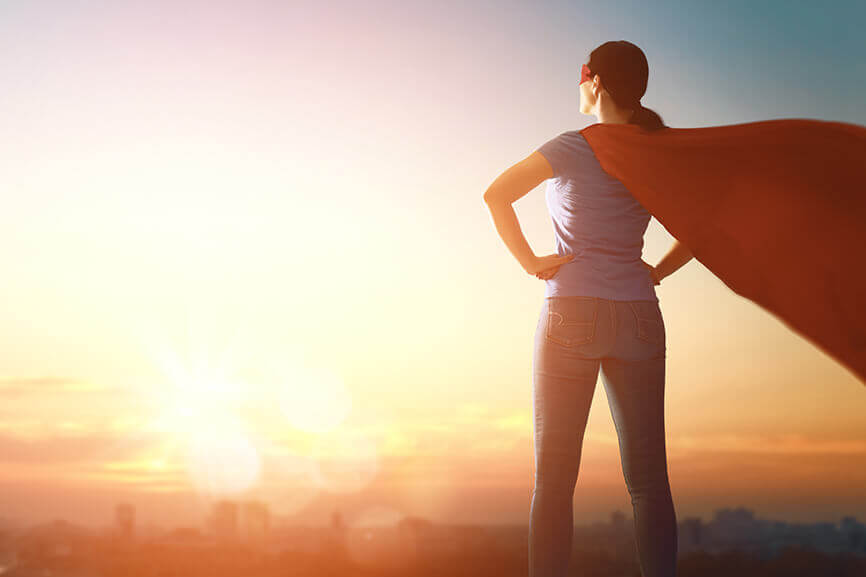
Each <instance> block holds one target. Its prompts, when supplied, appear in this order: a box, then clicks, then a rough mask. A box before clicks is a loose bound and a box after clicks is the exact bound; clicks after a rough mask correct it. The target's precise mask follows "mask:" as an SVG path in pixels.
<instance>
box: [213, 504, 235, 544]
mask: <svg viewBox="0 0 866 577" xmlns="http://www.w3.org/2000/svg"><path fill="white" fill-rule="evenodd" d="M210 528H211V531H212V532H213V534H214V535H215V536H216V537H218V538H220V539H234V538H235V537H237V535H238V504H237V502H235V501H230V500H221V501H217V502H216V503H215V504H214V506H213V509H212V510H211V516H210Z"/></svg>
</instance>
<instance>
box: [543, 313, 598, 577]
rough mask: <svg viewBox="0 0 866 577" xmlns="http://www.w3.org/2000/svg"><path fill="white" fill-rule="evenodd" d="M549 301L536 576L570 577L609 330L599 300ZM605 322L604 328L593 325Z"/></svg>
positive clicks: (545, 316)
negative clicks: (581, 477) (587, 438)
mask: <svg viewBox="0 0 866 577" xmlns="http://www.w3.org/2000/svg"><path fill="white" fill-rule="evenodd" d="M560 298H565V299H570V300H560V301H556V302H554V303H553V304H551V303H550V301H549V299H546V300H545V305H544V307H543V308H542V313H541V318H540V319H539V323H538V327H537V329H536V335H535V355H534V362H533V412H534V417H535V426H534V442H535V486H534V489H533V491H532V501H531V505H530V518H529V575H530V577H565V575H566V574H567V571H568V564H569V559H570V556H571V548H572V537H573V527H574V520H573V510H572V503H573V498H574V488H575V484H576V482H577V474H578V469H579V466H580V455H581V448H582V445H583V435H584V430H585V428H586V422H587V419H588V417H589V409H590V405H591V404H592V397H593V393H594V391H595V384H596V381H597V380H598V371H599V359H598V358H590V357H591V356H592V349H593V347H595V346H596V344H597V343H598V342H600V341H601V340H602V338H601V337H602V336H603V335H605V334H607V333H608V332H609V330H608V329H605V328H604V326H601V327H599V326H598V325H603V323H605V322H606V323H608V324H607V326H608V327H609V323H610V321H609V320H607V319H606V318H605V319H603V318H600V317H601V315H598V316H599V318H598V319H596V311H602V312H603V311H604V310H605V309H606V307H602V306H599V304H598V303H599V302H600V301H598V300H595V299H590V298H585V299H582V300H581V298H579V297H578V298H575V297H560ZM593 322H597V324H592V323H593Z"/></svg>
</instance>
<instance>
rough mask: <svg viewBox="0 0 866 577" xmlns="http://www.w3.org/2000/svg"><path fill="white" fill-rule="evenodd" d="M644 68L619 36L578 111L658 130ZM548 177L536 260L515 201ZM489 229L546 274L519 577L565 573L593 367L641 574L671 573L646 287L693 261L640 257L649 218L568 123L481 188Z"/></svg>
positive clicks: (588, 77)
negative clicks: (548, 241) (548, 235)
mask: <svg viewBox="0 0 866 577" xmlns="http://www.w3.org/2000/svg"><path fill="white" fill-rule="evenodd" d="M648 76H649V68H648V64H647V60H646V57H645V55H644V53H643V51H642V50H641V49H640V48H638V47H637V46H636V45H634V44H632V43H630V42H627V41H625V40H619V41H611V42H605V43H604V44H602V45H600V46H598V47H597V48H595V49H594V50H593V51H592V52H591V53H590V56H589V60H588V62H587V63H586V64H584V65H583V66H582V71H581V79H580V112H581V113H582V114H587V115H594V116H595V117H596V118H597V119H598V122H599V123H603V124H604V123H619V124H623V123H630V124H638V125H640V126H641V128H643V129H645V130H650V131H652V130H661V129H664V128H666V126H665V125H664V123H663V122H662V119H661V118H660V117H659V116H658V115H657V114H656V113H655V112H653V111H652V110H649V109H647V108H644V107H643V106H642V105H641V103H640V98H641V97H642V96H643V94H644V93H645V92H646V87H647V79H648ZM545 180H547V181H548V182H547V185H546V193H545V198H546V201H547V206H548V209H549V211H550V216H551V219H552V222H553V228H554V234H555V238H556V247H557V253H556V254H552V255H547V256H541V257H538V256H535V255H534V254H533V252H532V249H531V248H530V247H529V245H528V243H527V241H526V239H525V238H524V236H523V234H522V232H521V230H520V225H519V223H518V221H517V217H516V214H515V212H514V210H513V208H512V204H513V203H514V202H515V201H516V200H518V199H519V198H521V197H522V196H524V195H525V194H526V193H528V192H529V191H530V190H532V189H533V188H535V187H536V186H538V185H539V184H540V183H542V182H543V181H545ZM484 200H485V202H486V203H487V206H488V208H489V210H490V213H491V215H492V218H493V221H494V224H495V227H496V230H497V232H498V233H499V235H500V236H501V237H502V240H503V241H504V242H505V244H506V246H507V247H508V249H509V251H511V253H512V254H513V255H514V257H515V258H517V260H518V261H519V262H520V264H521V265H522V266H523V268H524V270H526V272H528V273H529V274H533V275H535V276H536V277H538V278H539V279H542V280H544V281H545V282H546V287H545V295H544V296H545V298H544V303H543V305H542V310H541V314H540V317H539V320H538V325H537V327H536V333H535V347H534V358H533V410H534V423H535V425H534V426H535V429H534V447H535V479H534V489H533V493H532V501H531V507H530V520H529V575H530V576H531V577H564V576H565V575H566V574H567V572H568V564H569V559H570V554H571V548H572V536H573V525H574V523H573V510H572V503H573V496H574V489H575V485H576V482H577V475H578V470H579V465H580V457H581V449H582V445H583V437H584V431H585V428H586V423H587V419H588V417H589V409H590V405H591V404H592V397H593V393H594V392H595V385H596V382H597V380H598V375H599V371H600V372H601V375H602V380H603V383H604V386H605V390H606V392H607V398H608V401H609V404H610V411H611V415H612V417H613V421H614V425H615V428H616V431H617V435H618V437H619V449H620V457H621V462H622V470H623V476H624V477H625V482H626V486H627V489H628V491H629V494H630V495H631V501H632V506H633V511H634V529H635V539H636V546H637V551H638V560H639V563H640V568H641V572H642V574H643V576H644V577H671V576H673V575H675V572H676V557H677V522H676V514H675V511H674V505H673V500H672V497H671V491H670V484H669V480H668V472H667V455H666V450H665V425H664V383H665V358H666V345H665V326H664V319H663V318H662V314H661V309H660V308H659V302H658V298H657V297H656V294H655V285H658V284H659V283H660V282H661V280H662V279H663V278H665V277H667V276H668V275H670V274H672V273H673V272H674V271H676V270H677V269H679V268H680V267H681V266H682V265H684V264H685V263H686V262H688V261H689V260H690V259H691V258H692V253H691V252H690V251H689V250H688V249H687V248H686V247H685V246H684V245H683V244H682V243H680V242H676V243H675V244H674V246H673V248H672V249H671V250H670V252H669V253H668V254H667V255H666V256H665V257H664V258H663V259H662V260H661V261H660V262H659V263H658V264H657V265H656V266H655V267H653V266H650V265H649V264H647V263H646V262H644V261H643V260H642V258H641V252H642V249H643V235H644V233H645V231H646V228H647V225H648V223H649V220H650V218H651V215H650V213H649V212H647V211H646V210H645V209H644V207H643V206H642V205H641V204H640V203H639V202H638V201H637V200H635V198H634V197H633V196H632V195H631V194H630V193H629V191H628V190H627V189H626V188H625V186H624V185H623V184H622V183H621V182H620V181H618V180H616V179H614V178H613V177H611V176H610V175H608V174H607V173H606V172H604V170H602V168H601V165H600V164H599V162H598V160H597V159H596V157H595V155H594V153H593V151H592V149H591V148H590V146H589V145H588V144H587V141H586V140H585V139H584V137H583V135H582V134H580V132H579V131H578V130H572V131H567V132H563V133H561V134H560V135H558V136H556V137H555V138H553V139H551V140H549V141H548V142H545V143H544V144H542V145H541V146H540V147H539V148H538V149H537V150H535V151H534V152H533V153H532V154H530V155H529V156H528V157H527V158H525V159H524V160H522V161H520V162H518V163H517V164H515V165H514V166H512V167H510V168H509V169H508V170H506V171H505V172H504V173H502V174H501V175H500V176H499V177H498V178H497V179H496V180H495V181H494V182H493V184H491V185H490V187H489V188H488V189H487V191H486V192H485V194H484Z"/></svg>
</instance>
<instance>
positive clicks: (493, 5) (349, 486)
mask: <svg viewBox="0 0 866 577" xmlns="http://www.w3.org/2000/svg"><path fill="white" fill-rule="evenodd" d="M864 21H866V4H864V3H863V2H860V1H851V2H833V3H829V4H828V3H825V4H816V3H813V2H769V1H764V2H755V1H754V0H750V1H748V2H747V1H736V2H733V1H731V2H700V3H696V2H688V1H678V2H674V1H664V2H662V1H654V2H651V3H647V2H642V1H638V0H635V1H630V2H575V1H568V2H565V1H562V2H546V3H545V2H539V1H533V2H523V3H517V2H502V1H496V2H493V1H487V0H484V1H475V0H473V1H472V2H468V3H467V2H450V1H445V2H416V1H412V2H404V1H399V2H398V1H393V2H379V1H375V2H356V1H349V0H344V1H340V2H312V1H305V2H278V1H276V0H273V1H269V2H265V1H245V2H222V1H208V2H205V1H196V2H187V1H184V2H181V1H175V0H172V1H162V0H161V1H153V0H152V1H148V2H135V3H133V2H121V1H114V2H108V1H106V2H98V1H85V0H79V1H74V2H68V1H56V2H48V1H41V0H27V1H24V0H20V1H7V2H3V3H2V4H0V195H2V200H3V204H2V206H3V209H2V210H0V231H2V232H0V263H2V277H3V280H2V283H0V287H2V288H0V294H2V304H0V521H2V520H3V519H15V520H21V521H27V522H30V521H45V520H51V519H54V518H61V517H64V518H67V519H70V520H74V521H77V522H81V523H87V524H93V525H106V524H109V523H110V522H111V516H112V514H113V507H114V505H115V504H116V503H117V502H120V501H123V500H126V501H130V502H133V503H135V504H136V505H137V518H138V522H140V523H147V522H158V523H165V524H181V523H190V524H196V523H199V522H200V521H201V520H202V519H203V518H204V516H205V515H206V514H207V510H208V508H209V506H210V504H211V503H212V502H213V500H214V499H216V498H219V497H221V496H232V497H234V498H239V499H247V498H258V499H263V500H265V501H267V502H268V503H269V504H270V506H271V510H272V512H273V513H274V514H276V515H279V516H281V517H285V518H286V519H287V520H289V521H290V522H309V523H312V524H324V523H327V522H328V521H329V519H328V516H329V515H330V513H331V512H332V511H333V510H335V509H339V510H341V511H343V514H344V516H345V517H346V518H347V521H348V523H349V524H362V523H373V522H384V523H390V522H391V521H392V520H395V519H398V518H400V517H402V516H404V515H419V516H423V517H427V518H430V519H432V520H434V521H441V522H467V523H526V522H527V521H528V513H529V504H530V494H531V491H532V483H533V479H532V475H533V458H534V457H533V446H532V423H533V415H532V388H531V362H532V343H533V338H534V331H535V327H536V322H537V320H538V314H539V312H540V310H541V305H542V299H543V294H544V284H543V281H541V280H539V279H537V278H535V277H533V276H531V275H527V274H526V273H525V272H523V270H522V269H521V268H520V265H519V264H518V263H517V261H516V260H515V259H514V258H513V257H512V256H511V254H510V253H509V252H508V250H507V249H506V247H505V245H504V243H503V242H502V240H501V239H500V238H499V236H498V235H497V234H496V231H495V228H494V226H493V223H492V221H491V219H490V216H489V213H488V211H487V207H486V206H485V205H484V203H483V201H482V194H483V193H484V191H485V190H486V188H487V186H489V184H490V183H491V182H492V181H493V180H494V179H495V178H496V176H498V175H499V174H500V173H501V172H502V171H504V170H505V169H506V168H508V167H509V166H510V165H512V164H514V163H515V162H517V161H519V160H521V159H522V158H524V157H525V156H527V155H528V154H530V153H531V152H532V151H533V150H535V149H536V148H537V147H538V146H540V145H541V144H542V143H544V142H546V141H547V140H549V139H550V138H552V137H554V136H556V135H557V134H559V133H561V132H563V131H565V130H571V129H579V128H583V127H584V126H587V125H588V124H591V123H593V122H595V118H594V117H589V116H583V115H581V114H580V113H579V112H578V95H579V91H578V81H579V70H580V64H581V63H582V62H584V61H585V60H586V58H587V57H588V54H589V52H590V50H592V48H594V47H595V46H597V45H598V44H600V43H602V42H605V41H607V40H618V39H626V40H629V41H631V42H634V43H636V44H637V45H638V46H640V47H641V48H642V49H643V50H644V52H645V54H646V55H647V58H648V60H649V65H650V77H649V85H648V89H647V92H646V95H645V96H644V98H643V103H644V105H646V106H648V107H650V108H653V109H654V110H656V111H657V112H659V113H660V114H661V116H662V117H663V118H664V120H665V122H666V123H667V124H668V125H670V126H675V127H695V126H713V125H724V124H735V123H741V122H750V121H757V120H764V119H771V118H791V117H801V118H815V119H825V120H838V121H845V122H853V123H858V124H866V109H864V107H863V101H864V96H863V95H864V93H866V60H864V58H863V54H864V53H866V38H864V36H863V33H862V22H864ZM733 169H735V167H732V170H733ZM515 207H516V210H517V212H518V216H519V218H520V223H521V227H522V229H523V231H524V233H525V235H526V237H527V239H528V240H529V242H530V245H531V246H532V247H533V249H534V251H535V253H536V254H538V255H544V254H550V253H552V252H555V245H554V237H553V230H552V226H551V223H550V219H549V216H548V214H547V209H546V207H545V204H544V197H543V187H542V186H539V187H538V188H537V189H536V190H534V191H532V192H530V193H529V194H528V195H526V196H525V197H523V198H522V199H521V200H520V201H518V202H517V204H516V205H515ZM672 241H673V237H671V236H670V235H669V234H668V233H667V231H666V230H665V229H664V228H663V227H662V226H661V225H660V224H659V223H658V222H657V221H656V220H655V219H653V220H652V221H651V222H650V226H649V229H648V231H647V234H646V237H645V247H644V260H646V261H647V262H650V263H653V264H654V263H656V262H657V261H658V260H659V259H660V258H661V257H662V256H663V255H664V254H665V253H666V251H667V250H668V248H669V247H670V245H671V243H672ZM803 242H804V243H807V242H809V239H808V238H804V239H803ZM809 271H810V267H809V263H808V262H804V263H803V275H808V274H809ZM656 290H657V294H658V296H659V299H660V302H661V308H662V311H663V315H664V319H665V322H666V327H667V339H668V340H667V351H668V365H667V381H666V404H665V412H666V425H667V435H668V457H669V474H670V479H671V488H672V492H673V496H674V503H675V506H676V510H677V515H678V518H679V519H680V520H682V519H684V518H686V517H689V516H703V517H704V518H705V519H709V518H710V517H711V516H712V513H713V511H714V510H716V509H718V508H721V507H729V506H740V505H743V506H746V507H749V508H751V509H754V510H755V511H756V514H757V515H758V516H761V517H771V518H775V519H785V520H790V521H811V520H825V521H838V520H839V519H840V518H841V517H842V516H844V515H856V516H858V517H859V518H860V520H861V521H862V520H864V519H866V418H864V415H866V387H864V385H863V383H861V382H859V381H857V380H856V379H855V377H854V376H853V374H852V373H850V372H848V371H847V370H846V369H845V368H843V367H842V366H841V365H839V364H837V363H836V362H835V361H833V360H832V359H830V358H829V357H828V356H827V355H825V354H824V353H823V352H821V351H820V350H818V349H817V348H816V347H815V346H813V345H812V344H810V343H809V342H807V341H806V340H804V339H803V338H802V337H800V336H798V335H797V334H794V333H793V332H791V330H790V329H788V328H787V327H786V326H785V325H783V324H782V323H781V321H779V320H778V319H777V318H775V317H773V316H772V315H770V314H769V313H767V312H765V311H763V310H762V309H760V308H759V307H758V306H757V305H755V304H753V303H751V302H750V301H747V300H744V299H743V298H742V297H740V296H738V295H736V294H735V293H733V292H732V291H731V290H730V289H728V288H727V287H726V286H725V285H724V284H723V283H722V282H721V281H720V280H719V279H718V278H716V277H715V276H714V275H713V274H712V273H710V272H709V271H708V270H707V269H706V268H705V267H703V266H702V265H701V264H700V263H699V262H697V261H695V260H693V261H691V262H690V263H688V264H687V265H686V266H685V267H684V268H682V269H681V270H680V271H678V272H677V273H675V274H674V275H673V276H671V277H669V278H666V279H665V280H664V281H663V283H662V284H661V286H659V287H656ZM804 306H807V303H804ZM574 507H575V509H574V510H575V523H578V524H580V523H584V522H587V523H588V522H592V521H595V520H600V519H606V518H607V517H608V516H609V514H610V512H611V511H613V510H614V509H620V510H622V511H624V512H625V513H626V514H627V516H629V517H630V516H631V515H632V510H631V503H630V499H629V496H628V493H627V491H626V488H625V483H624V480H623V476H622V470H621V465H620V457H619V449H618V445H617V439H616V432H615V429H614V426H613V422H612V420H611V416H610V411H609V409H608V405H607V398H606V395H605V392H604V387H603V386H602V383H601V380H599V382H598V385H597V389H596V393H595V397H594V401H593V407H592V410H591V413H590V419H589V424H588V429H587V432H586V438H585V442H584V453H583V457H582V461H581V469H580V476H579V479H578V484H577V489H576V492H575V500H574Z"/></svg>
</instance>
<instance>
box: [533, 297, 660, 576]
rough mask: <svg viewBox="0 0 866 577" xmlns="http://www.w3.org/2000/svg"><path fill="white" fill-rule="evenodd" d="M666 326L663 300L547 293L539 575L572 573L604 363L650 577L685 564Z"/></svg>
mask: <svg viewBox="0 0 866 577" xmlns="http://www.w3.org/2000/svg"><path fill="white" fill-rule="evenodd" d="M666 351H667V348H666V344H665V326H664V319H663V318H662V314H661V309H660V308H659V305H658V303H657V302H655V301H616V300H607V299H603V298H598V297H584V296H569V297H547V298H545V299H544V306H543V307H542V310H541V315H540V317H539V319H538V326H537V328H536V332H535V351H534V359H533V368H532V374H533V389H534V390H533V410H534V417H535V430H534V445H535V487H534V489H533V491H532V503H531V507H530V520H529V575H530V577H565V575H566V574H567V571H568V564H569V558H570V556H571V546H572V542H571V541H572V535H573V524H574V523H573V511H572V502H573V498H574V487H575V484H576V483H577V473H578V469H579V465H580V454H581V447H582V445H583V435H584V431H585V429H586V421H587V418H588V417H589V408H590V405H591V404H592V396H593V393H594V392H595V384H596V381H597V380H598V374H599V368H601V374H602V380H603V382H604V386H605V390H606V392H607V398H608V402H609V405H610V412H611V415H612V416H613V422H614V426H615V427H616V432H617V435H618V438H619V452H620V460H621V462H622V471H623V476H624V477H625V482H626V487H627V488H628V492H629V494H630V495H631V502H632V509H633V512H634V529H635V540H636V546H637V552H638V560H639V562H640V568H641V572H642V574H643V576H644V577H672V576H674V575H675V573H676V558H677V521H676V514H675V512H674V505H673V500H672V499H671V490H670V484H669V481H668V471H667V455H666V451H665V423H664V384H665V358H666Z"/></svg>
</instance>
